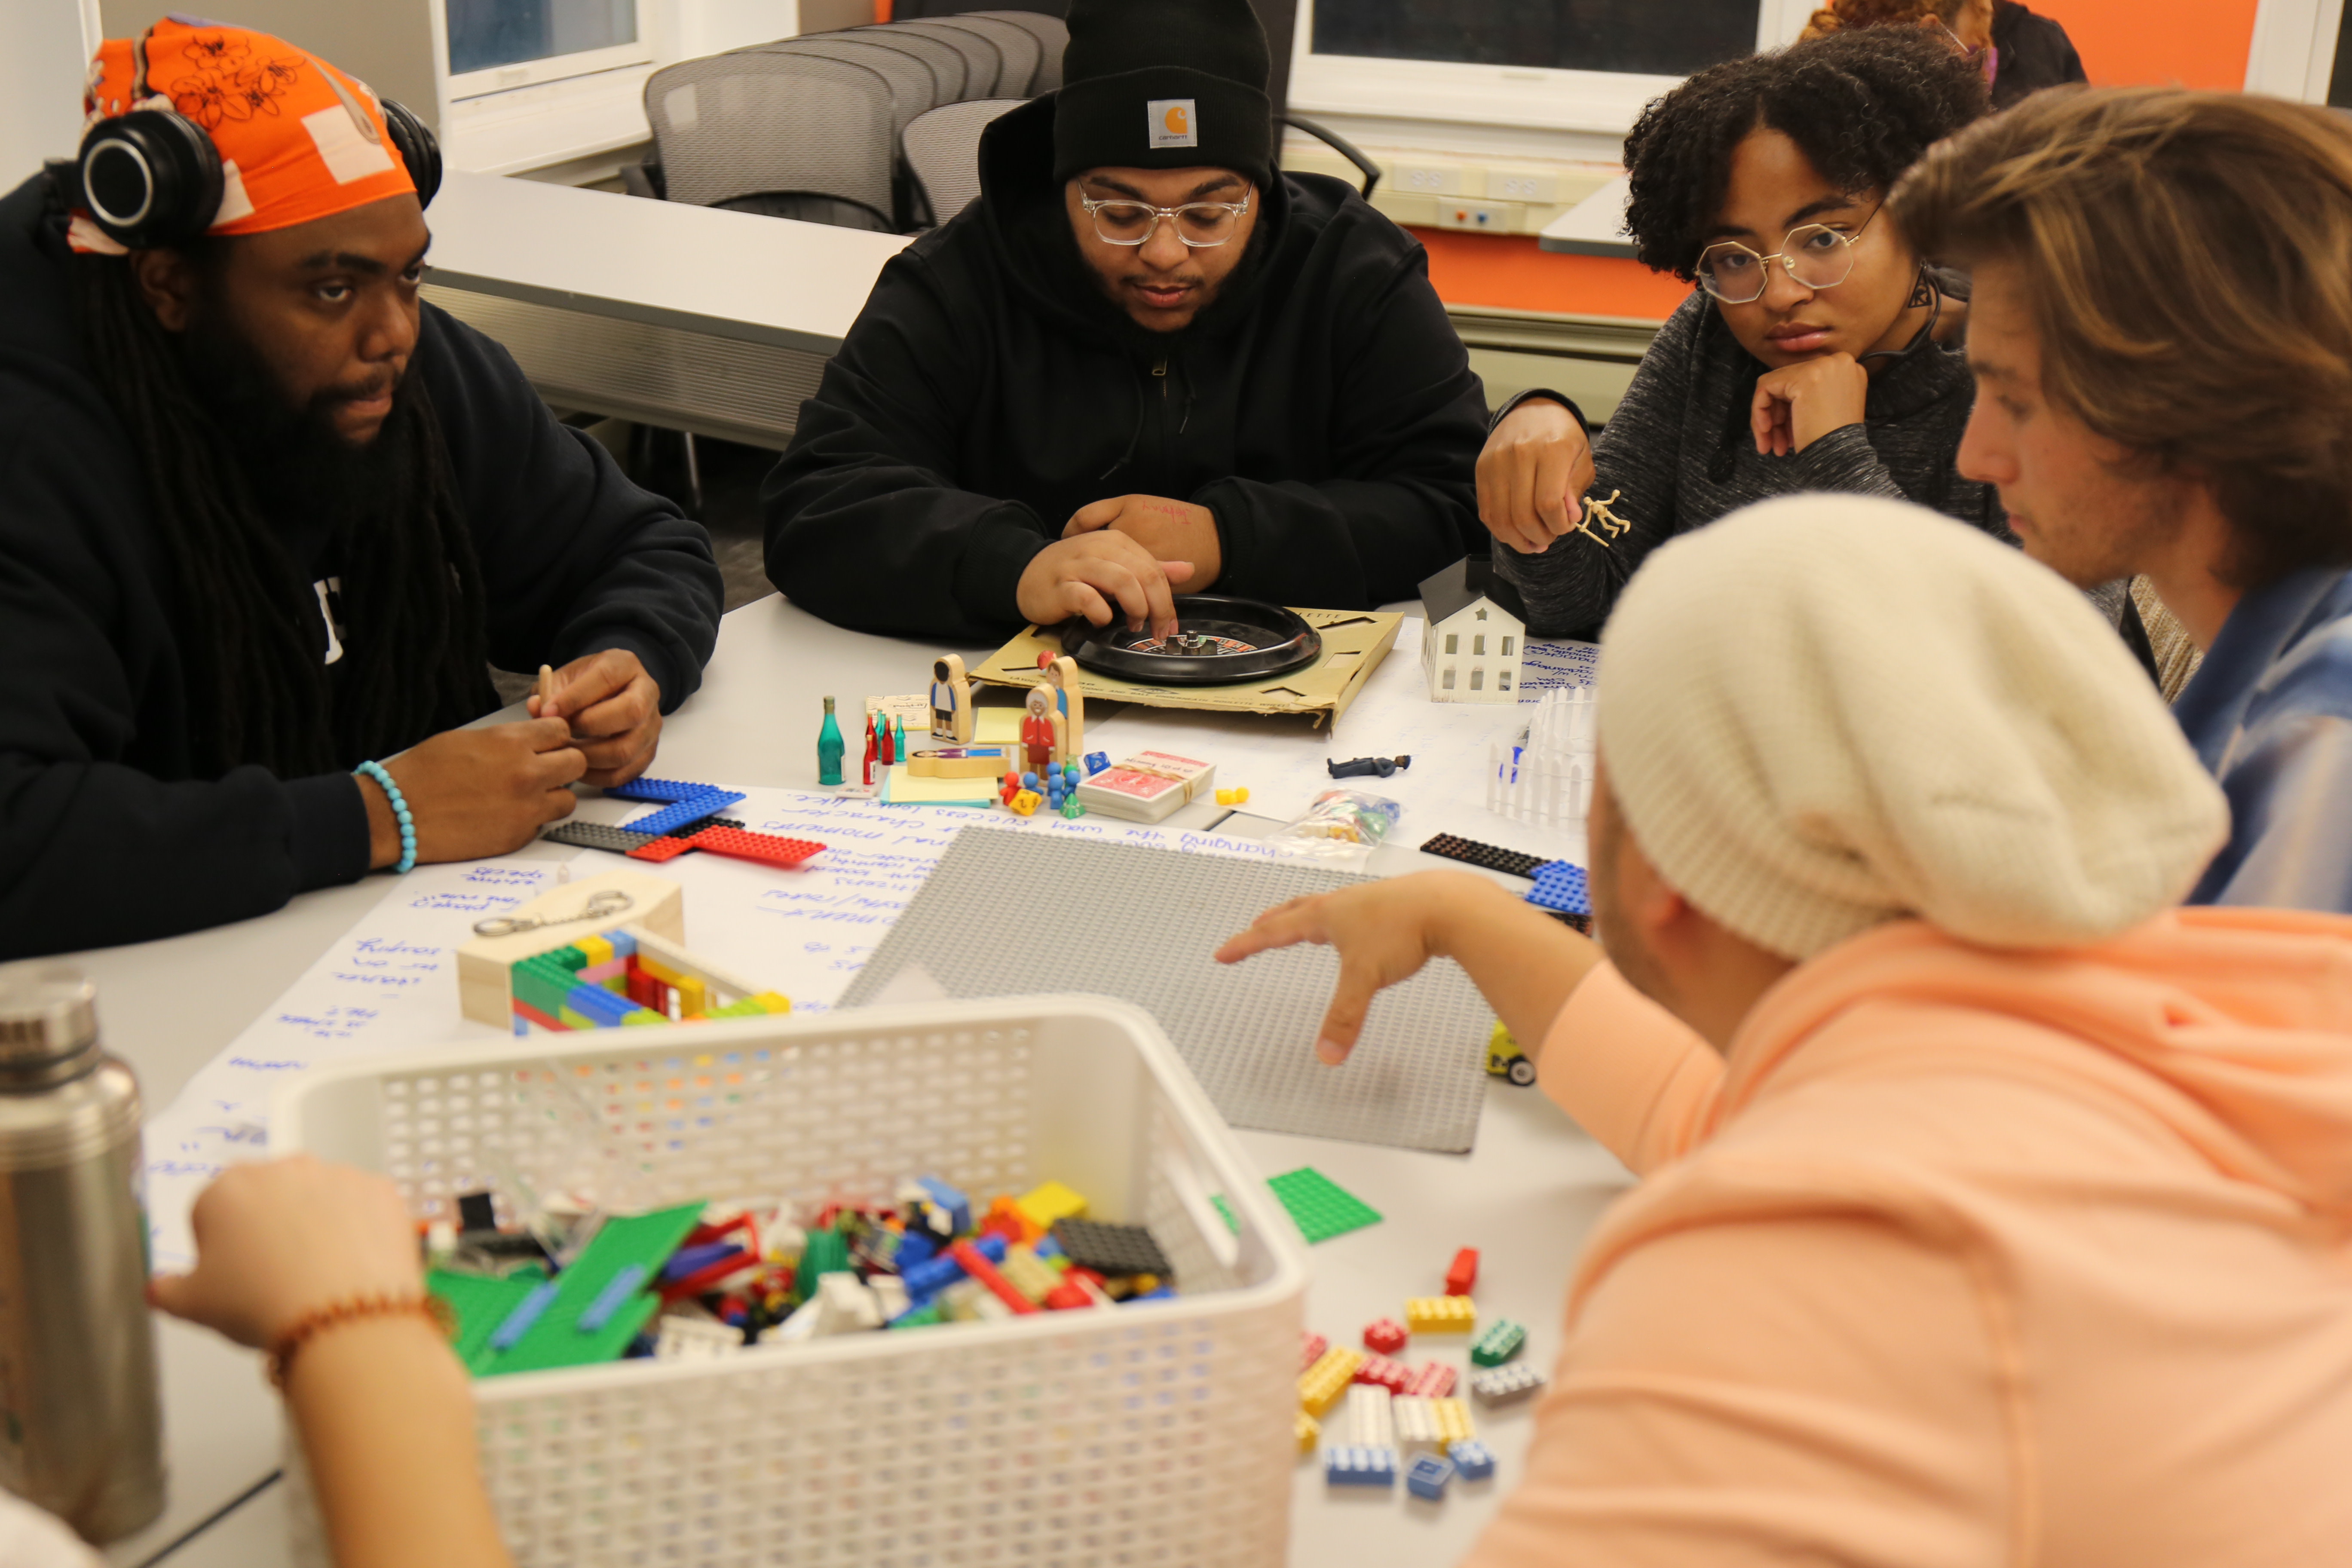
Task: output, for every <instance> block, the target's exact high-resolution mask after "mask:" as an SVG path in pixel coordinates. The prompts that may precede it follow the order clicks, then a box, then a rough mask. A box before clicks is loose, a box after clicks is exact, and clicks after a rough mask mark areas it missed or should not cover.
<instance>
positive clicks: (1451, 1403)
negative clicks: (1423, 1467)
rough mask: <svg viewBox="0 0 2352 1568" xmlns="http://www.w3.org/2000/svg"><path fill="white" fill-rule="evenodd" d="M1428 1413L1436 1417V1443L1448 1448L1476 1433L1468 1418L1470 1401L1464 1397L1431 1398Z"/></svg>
mask: <svg viewBox="0 0 2352 1568" xmlns="http://www.w3.org/2000/svg"><path fill="white" fill-rule="evenodd" d="M1429 1409H1430V1414H1432V1415H1434V1416H1436V1417H1437V1444H1438V1447H1441V1448H1450V1447H1453V1446H1454V1444H1456V1443H1466V1442H1468V1441H1469V1440H1470V1439H1471V1438H1473V1437H1475V1436H1477V1435H1478V1428H1477V1426H1475V1424H1473V1423H1472V1421H1471V1419H1470V1403H1469V1401H1467V1400H1464V1399H1433V1400H1431V1401H1430V1402H1429Z"/></svg>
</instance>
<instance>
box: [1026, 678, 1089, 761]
mask: <svg viewBox="0 0 2352 1568" xmlns="http://www.w3.org/2000/svg"><path fill="white" fill-rule="evenodd" d="M1037 668H1039V669H1041V670H1043V671H1044V672H1045V684H1046V685H1047V686H1049V687H1051V688H1053V691H1054V702H1055V708H1056V709H1057V710H1059V711H1060V712H1061V715H1062V719H1063V722H1064V725H1065V727H1066V729H1067V730H1068V731H1069V736H1068V739H1067V741H1066V742H1065V743H1064V747H1063V750H1062V752H1061V754H1060V755H1059V756H1057V757H1055V759H1054V760H1055V762H1059V763H1075V762H1076V761H1077V760H1078V759H1079V758H1080V757H1083V756H1084V755H1086V751H1087V747H1086V739H1087V694H1086V692H1085V691H1083V690H1082V689H1079V686H1078V661H1077V660H1076V659H1075V658H1071V657H1070V656H1069V655H1068V654H1063V655H1062V656H1061V657H1060V658H1055V656H1054V655H1052V654H1050V653H1041V654H1039V655H1038V656H1037Z"/></svg>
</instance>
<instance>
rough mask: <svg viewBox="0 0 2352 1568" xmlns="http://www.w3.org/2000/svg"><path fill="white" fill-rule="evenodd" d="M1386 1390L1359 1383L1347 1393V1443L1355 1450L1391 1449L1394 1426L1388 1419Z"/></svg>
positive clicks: (1388, 1404) (1389, 1402)
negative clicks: (1355, 1448)
mask: <svg viewBox="0 0 2352 1568" xmlns="http://www.w3.org/2000/svg"><path fill="white" fill-rule="evenodd" d="M1390 1405H1391V1399H1390V1396H1389V1391H1388V1390H1387V1389H1385V1388H1382V1387H1381V1386H1380V1385H1379V1384H1371V1383H1360V1384H1355V1385H1354V1386H1353V1387H1351V1388H1349V1390H1348V1442H1349V1445H1350V1446H1352V1447H1359V1448H1393V1447H1396V1426H1395V1424H1394V1422H1393V1420H1392V1419H1391V1415H1390V1411H1389V1406H1390Z"/></svg>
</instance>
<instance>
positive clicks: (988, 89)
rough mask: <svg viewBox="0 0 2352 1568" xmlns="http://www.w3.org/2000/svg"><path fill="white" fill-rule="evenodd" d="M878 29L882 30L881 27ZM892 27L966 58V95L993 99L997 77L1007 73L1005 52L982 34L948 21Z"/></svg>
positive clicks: (906, 23) (892, 30) (896, 31)
mask: <svg viewBox="0 0 2352 1568" xmlns="http://www.w3.org/2000/svg"><path fill="white" fill-rule="evenodd" d="M877 30H878V29H877ZM889 30H890V31H891V32H894V33H905V34H908V36H909V37H919V38H935V39H937V40H938V41H939V42H940V43H942V44H945V45H946V46H947V47H950V48H951V49H953V50H954V51H955V52H956V53H957V54H959V55H961V56H962V57H963V64H964V79H963V93H962V96H963V97H964V98H991V97H993V96H995V93H996V79H997V78H998V77H1000V76H1003V74H1004V51H1003V49H1000V48H998V47H996V45H995V44H994V43H993V42H992V41H991V40H990V39H988V38H987V37H984V36H982V34H980V33H978V32H976V31H974V30H973V29H971V28H970V27H951V26H948V25H947V24H946V23H944V22H927V21H919V20H918V21H913V22H893V23H891V24H889Z"/></svg>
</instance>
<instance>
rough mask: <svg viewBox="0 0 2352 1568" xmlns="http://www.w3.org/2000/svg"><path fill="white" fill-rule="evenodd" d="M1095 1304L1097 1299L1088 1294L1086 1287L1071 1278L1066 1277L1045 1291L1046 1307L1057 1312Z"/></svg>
mask: <svg viewBox="0 0 2352 1568" xmlns="http://www.w3.org/2000/svg"><path fill="white" fill-rule="evenodd" d="M1094 1304H1095V1299H1094V1298H1093V1297H1092V1296H1089V1295H1087V1292H1086V1288H1085V1287H1084V1286H1081V1285H1079V1284H1078V1283H1077V1282H1076V1281H1075V1280H1071V1279H1065V1280H1063V1281H1062V1282H1061V1283H1060V1284H1059V1285H1056V1286H1055V1287H1054V1288H1053V1289H1051V1290H1048V1291H1046V1292H1045V1305H1046V1307H1047V1308H1048V1309H1050V1310H1054V1311H1056V1312H1066V1311H1069V1310H1072V1309H1073V1308H1076V1307H1091V1306H1093V1305H1094Z"/></svg>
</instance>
